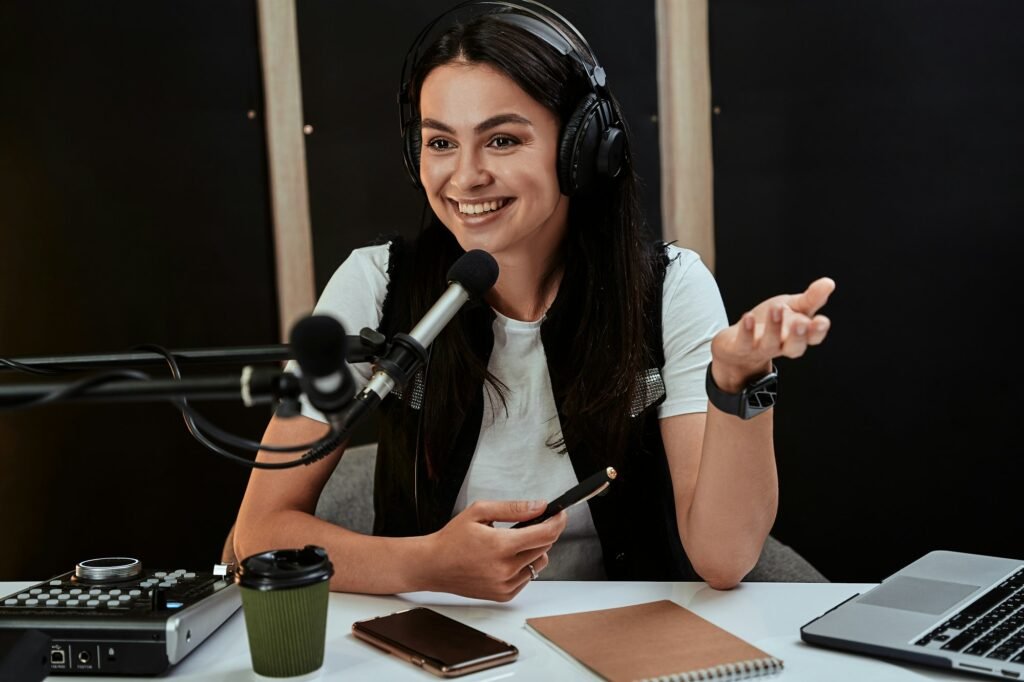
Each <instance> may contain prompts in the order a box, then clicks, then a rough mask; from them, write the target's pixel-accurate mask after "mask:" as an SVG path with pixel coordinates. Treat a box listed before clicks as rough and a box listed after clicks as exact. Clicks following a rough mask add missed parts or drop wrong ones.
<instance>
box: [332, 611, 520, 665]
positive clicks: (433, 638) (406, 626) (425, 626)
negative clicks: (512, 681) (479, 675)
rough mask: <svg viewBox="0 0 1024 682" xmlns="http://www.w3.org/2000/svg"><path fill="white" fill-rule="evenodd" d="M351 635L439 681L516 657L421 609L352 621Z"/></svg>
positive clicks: (498, 644) (500, 645)
mask: <svg viewBox="0 0 1024 682" xmlns="http://www.w3.org/2000/svg"><path fill="white" fill-rule="evenodd" d="M352 634H354V635H355V636H356V637H358V638H359V639H361V640H363V641H366V642H369V643H370V644H373V645H374V646H376V647H378V648H381V649H383V650H384V651H387V652H388V653H390V654H394V655H395V656H398V657H399V658H402V659H404V660H406V661H409V662H410V663H412V664H413V665H418V666H420V667H421V668H423V669H425V670H429V671H430V672H432V673H434V674H435V675H439V676H441V677H458V676H459V675H466V674H468V673H475V672H477V671H478V670H485V669H487V668H493V667H494V666H497V665H502V664H505V663H511V662H512V661H514V660H516V658H517V657H518V656H519V649H517V648H515V647H514V646H512V645H511V644H509V643H508V642H503V641H501V640H500V639H497V638H496V637H491V636H490V635H488V634H487V633H485V632H481V631H480V630H477V629H476V628H472V627H470V626H468V625H466V624H465V623H460V622H459V621H457V620H454V619H452V618H449V617H448V616H445V615H442V614H440V613H438V612H437V611H433V610H431V609H428V608H425V607H422V606H419V607H416V608H412V609H406V610H405V611H398V612H396V613H391V614H388V615H386V616H378V617H377V618H368V619H366V620H360V621H356V622H355V623H353V624H352Z"/></svg>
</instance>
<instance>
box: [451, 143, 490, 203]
mask: <svg viewBox="0 0 1024 682" xmlns="http://www.w3.org/2000/svg"><path fill="white" fill-rule="evenodd" d="M482 161H483V159H482V158H481V157H480V154H479V153H478V152H477V151H475V150H467V149H462V150H459V155H458V160H457V161H456V166H455V172H454V173H452V177H451V184H452V185H453V186H454V187H455V188H456V189H458V190H459V191H461V192H465V191H467V190H471V189H475V188H477V187H483V186H484V185H486V184H488V183H489V182H490V181H491V174H490V172H489V171H488V170H487V169H486V168H485V167H484V164H483V163H482Z"/></svg>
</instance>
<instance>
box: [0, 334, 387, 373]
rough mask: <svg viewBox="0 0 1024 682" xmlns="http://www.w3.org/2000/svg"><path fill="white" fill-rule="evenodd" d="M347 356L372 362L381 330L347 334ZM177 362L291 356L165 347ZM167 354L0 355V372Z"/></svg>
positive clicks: (269, 349)
mask: <svg viewBox="0 0 1024 682" xmlns="http://www.w3.org/2000/svg"><path fill="white" fill-rule="evenodd" d="M346 338H347V339H348V343H347V344H346V348H347V358H346V360H347V361H348V362H349V363H356V362H373V361H374V360H375V359H376V358H377V356H379V355H381V354H382V353H384V350H385V348H386V347H387V339H386V338H385V337H384V335H383V334H381V333H380V332H378V331H377V330H375V329H370V328H369V327H367V328H365V329H363V330H362V331H361V332H360V333H359V335H358V336H348V337H346ZM169 352H170V354H171V355H172V356H174V359H175V360H177V361H178V362H185V363H189V364H207V365H212V364H242V363H244V364H254V363H262V362H283V361H285V360H291V359H292V358H294V357H295V355H294V353H293V352H292V348H291V346H290V345H289V344H270V345H265V346H236V347H227V348H192V349H184V350H172V351H169ZM164 364H167V358H166V357H165V356H163V355H161V354H160V353H156V352H153V351H146V350H131V351H126V352H120V353H90V354H73V355H35V356H30V357H21V358H0V372H2V371H4V370H17V369H25V370H28V371H32V370H37V371H41V372H43V373H58V372H74V371H81V370H89V369H99V368H104V367H140V366H145V365H164Z"/></svg>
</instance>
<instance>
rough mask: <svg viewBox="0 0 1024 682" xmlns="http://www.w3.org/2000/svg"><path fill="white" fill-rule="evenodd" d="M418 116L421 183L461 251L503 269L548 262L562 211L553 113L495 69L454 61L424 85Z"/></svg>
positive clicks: (561, 228) (561, 230)
mask: <svg viewBox="0 0 1024 682" xmlns="http://www.w3.org/2000/svg"><path fill="white" fill-rule="evenodd" d="M420 117H421V121H422V126H423V127H422V140H423V146H422V148H421V150H420V180H421V181H422V183H423V187H424V189H425V191H426V193H427V198H428V200H429V201H430V206H431V208H433V209H434V213H435V214H437V217H438V218H439V219H440V220H441V222H442V223H444V224H445V226H446V227H447V228H448V229H449V230H451V232H452V234H453V235H455V238H456V239H457V240H458V242H459V245H460V246H461V247H462V248H463V249H464V250H466V251H469V250H470V249H483V250H484V251H487V252H489V253H490V254H491V255H493V256H494V257H495V258H497V259H498V261H499V263H503V261H504V263H503V264H509V265H511V264H512V263H513V262H515V261H521V259H529V260H528V261H527V262H531V263H537V264H546V263H547V261H548V259H549V258H550V256H551V255H552V254H553V253H554V252H555V250H556V249H557V248H558V245H559V243H560V242H561V240H562V238H563V236H564V235H565V229H566V221H567V216H568V208H569V199H568V197H566V196H563V195H562V194H561V192H560V191H559V189H558V175H557V172H556V160H557V158H558V139H559V136H558V133H559V127H560V126H559V121H558V118H557V117H556V116H555V114H554V113H553V112H551V111H549V110H548V109H547V108H545V107H544V106H543V105H542V104H540V103H539V102H537V101H536V100H534V99H533V98H532V97H530V96H529V95H528V94H526V92H525V91H523V90H522V89H521V88H520V87H519V86H518V85H516V83H515V82H514V81H513V80H512V79H510V78H509V77H508V76H505V75H504V74H502V73H501V72H500V71H498V70H496V69H494V68H493V67H491V66H488V65H486V64H466V63H463V62H455V63H449V64H446V65H444V66H440V67H438V68H436V69H434V70H433V71H431V72H430V74H428V76H427V78H426V80H424V82H423V87H422V89H421V91H420Z"/></svg>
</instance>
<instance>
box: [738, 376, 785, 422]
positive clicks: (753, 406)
mask: <svg viewBox="0 0 1024 682" xmlns="http://www.w3.org/2000/svg"><path fill="white" fill-rule="evenodd" d="M745 393H746V400H745V402H744V405H743V412H744V414H743V415H742V416H743V418H744V419H750V418H751V417H754V416H757V415H759V414H761V413H762V412H764V411H765V410H767V409H768V408H770V407H772V406H774V405H775V400H776V398H777V397H778V393H779V377H778V375H777V374H775V373H774V372H773V373H771V374H769V375H767V376H765V377H764V378H762V379H761V380H759V381H758V382H757V383H756V384H753V385H751V386H748V387H747V390H746V391H745Z"/></svg>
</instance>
